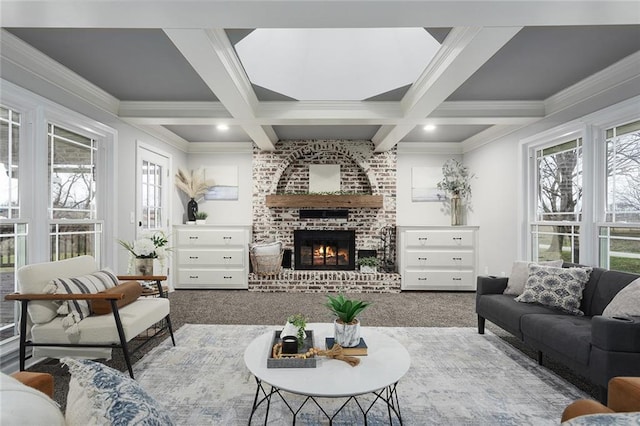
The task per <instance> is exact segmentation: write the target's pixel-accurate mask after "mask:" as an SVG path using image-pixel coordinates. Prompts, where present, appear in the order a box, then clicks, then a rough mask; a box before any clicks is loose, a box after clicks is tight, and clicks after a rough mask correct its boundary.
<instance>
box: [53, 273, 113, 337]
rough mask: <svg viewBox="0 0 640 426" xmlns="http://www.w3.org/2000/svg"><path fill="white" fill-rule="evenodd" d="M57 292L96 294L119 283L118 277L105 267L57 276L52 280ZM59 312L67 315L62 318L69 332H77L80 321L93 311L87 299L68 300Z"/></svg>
mask: <svg viewBox="0 0 640 426" xmlns="http://www.w3.org/2000/svg"><path fill="white" fill-rule="evenodd" d="M51 283H52V284H53V285H54V286H55V287H56V291H55V292H56V294H94V293H98V292H101V291H103V290H106V289H108V288H111V287H115V286H116V285H118V278H117V277H116V276H115V275H114V273H113V272H111V270H110V269H108V268H105V269H103V270H101V271H98V272H94V273H92V274H88V275H83V276H80V277H74V278H56V279H54V280H52V281H51ZM58 313H59V314H61V315H66V317H65V318H64V319H63V320H62V325H63V326H64V327H65V331H66V332H67V334H77V333H78V326H77V323H79V322H80V321H81V320H82V319H83V318H85V317H88V316H89V315H90V313H91V310H90V308H89V302H88V301H87V300H68V301H65V302H63V303H62V304H61V305H60V308H58Z"/></svg>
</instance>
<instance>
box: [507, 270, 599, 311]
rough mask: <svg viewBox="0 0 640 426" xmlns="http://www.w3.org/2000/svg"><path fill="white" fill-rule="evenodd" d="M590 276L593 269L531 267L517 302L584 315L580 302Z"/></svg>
mask: <svg viewBox="0 0 640 426" xmlns="http://www.w3.org/2000/svg"><path fill="white" fill-rule="evenodd" d="M590 274H591V268H554V267H551V266H539V265H530V266H529V278H528V279H527V283H526V284H525V286H524V291H523V292H522V294H521V295H520V296H518V297H516V299H515V300H516V301H518V302H524V303H539V304H541V305H545V306H549V307H551V308H558V309H562V310H563V311H566V312H569V313H571V314H574V315H584V312H582V311H581V310H580V302H581V301H582V292H583V291H584V286H585V285H586V284H587V281H589V275H590Z"/></svg>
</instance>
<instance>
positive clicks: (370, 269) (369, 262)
mask: <svg viewBox="0 0 640 426" xmlns="http://www.w3.org/2000/svg"><path fill="white" fill-rule="evenodd" d="M356 264H357V265H358V266H360V272H364V273H367V274H375V273H377V272H378V266H380V260H378V258H377V257H373V256H368V257H361V258H359V259H358V260H356Z"/></svg>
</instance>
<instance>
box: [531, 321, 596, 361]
mask: <svg viewBox="0 0 640 426" xmlns="http://www.w3.org/2000/svg"><path fill="white" fill-rule="evenodd" d="M521 325H522V335H523V336H524V341H525V343H527V341H528V339H529V338H531V339H533V340H534V342H535V343H538V344H539V343H543V344H544V345H545V346H547V347H548V348H550V349H553V350H554V351H556V352H559V353H561V354H564V355H565V356H566V357H568V358H570V359H572V360H574V361H575V362H577V363H579V364H582V365H584V366H586V365H589V354H590V352H591V318H589V317H584V316H574V315H566V314H554V315H537V314H532V315H526V316H524V317H523V318H522V321H521Z"/></svg>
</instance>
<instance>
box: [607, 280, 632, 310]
mask: <svg viewBox="0 0 640 426" xmlns="http://www.w3.org/2000/svg"><path fill="white" fill-rule="evenodd" d="M602 316H603V317H632V316H640V278H638V279H637V280H634V281H632V282H630V283H629V284H628V285H627V286H626V287H625V288H623V289H622V290H620V292H618V294H616V295H615V297H614V298H613V300H612V301H611V302H609V304H608V305H607V307H606V308H604V311H603V312H602Z"/></svg>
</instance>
